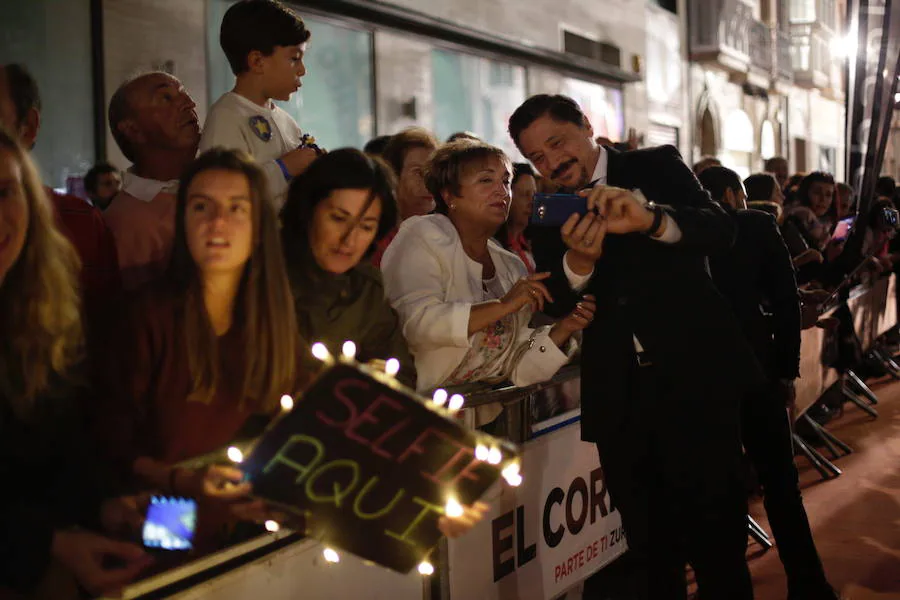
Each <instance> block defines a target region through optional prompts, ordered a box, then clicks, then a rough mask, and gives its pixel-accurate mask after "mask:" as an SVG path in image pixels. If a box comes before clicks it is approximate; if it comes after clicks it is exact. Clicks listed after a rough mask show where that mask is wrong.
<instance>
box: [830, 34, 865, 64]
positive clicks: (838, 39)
mask: <svg viewBox="0 0 900 600" xmlns="http://www.w3.org/2000/svg"><path fill="white" fill-rule="evenodd" d="M857 47H858V42H857V39H856V36H855V35H852V34H850V33H848V34H847V35H836V36H834V37H833V38H832V39H831V55H832V56H834V57H835V58H846V59H849V60H850V61H851V62H852V61H854V60H856V50H857Z"/></svg>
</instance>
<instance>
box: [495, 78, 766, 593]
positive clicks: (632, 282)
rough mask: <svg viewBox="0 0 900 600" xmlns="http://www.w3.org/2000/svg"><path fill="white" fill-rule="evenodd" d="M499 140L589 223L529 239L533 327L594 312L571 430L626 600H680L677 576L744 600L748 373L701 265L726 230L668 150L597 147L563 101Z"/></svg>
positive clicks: (752, 378)
mask: <svg viewBox="0 0 900 600" xmlns="http://www.w3.org/2000/svg"><path fill="white" fill-rule="evenodd" d="M509 132H510V135H511V137H512V139H513V141H514V142H515V143H516V145H517V146H518V148H519V149H520V150H521V151H522V153H523V155H524V156H525V157H526V158H527V159H529V160H530V161H531V162H532V163H533V164H534V166H535V167H537V169H538V170H539V171H540V172H541V174H542V175H543V176H544V177H546V178H548V179H550V180H552V181H553V182H554V183H556V184H557V185H559V186H561V187H563V188H564V189H568V190H570V191H575V190H582V191H581V192H580V193H581V194H582V195H583V196H585V198H586V201H587V203H588V206H589V208H593V207H596V208H597V211H598V212H597V213H594V212H589V213H588V214H587V215H585V216H584V217H579V215H577V214H575V215H572V216H571V217H570V218H569V220H568V221H567V222H566V223H565V225H563V226H562V228H561V229H557V228H549V227H547V228H541V227H536V228H534V229H535V230H536V231H535V232H534V233H533V238H532V240H533V251H534V256H535V260H536V262H537V266H538V270H539V271H550V272H551V273H552V275H551V277H550V278H548V279H547V280H545V282H544V283H546V284H547V287H548V288H549V290H550V293H551V295H552V297H553V298H554V300H555V302H553V304H552V305H548V306H545V310H546V311H547V312H550V313H552V314H553V315H554V316H555V315H562V314H565V313H566V311H567V310H571V307H572V306H573V305H574V304H575V303H576V302H577V301H578V300H579V298H580V295H581V294H582V293H590V294H593V295H595V296H596V298H597V312H596V317H595V320H594V322H593V324H592V325H591V326H590V327H589V328H588V329H586V330H585V332H584V348H583V353H582V371H581V386H582V387H581V389H582V403H581V411H582V416H581V418H582V426H581V431H582V438H583V439H584V440H585V441H590V442H594V443H596V444H597V448H598V450H599V454H600V460H601V463H602V465H603V469H604V475H605V478H606V483H607V487H608V489H609V491H610V495H611V498H612V500H613V503H614V504H615V506H616V507H617V508H618V510H619V511H620V514H621V516H622V521H623V524H624V526H625V532H626V536H627V539H628V545H629V548H630V549H631V554H632V557H633V560H634V562H635V563H636V564H637V565H638V567H639V568H638V569H637V571H636V573H638V575H640V573H641V571H643V576H637V577H634V578H633V580H632V591H631V593H630V596H629V597H636V598H642V599H644V598H646V599H652V600H669V599H676V600H677V599H683V598H685V597H686V589H685V587H686V586H685V563H686V562H687V561H690V563H691V564H692V565H693V567H694V570H695V573H696V576H697V582H698V585H699V589H700V593H701V594H702V596H703V598H704V600H745V599H749V598H752V597H753V591H752V586H751V583H750V574H749V570H748V568H747V563H746V559H745V557H744V554H745V552H746V546H747V531H746V522H745V519H746V509H747V506H746V495H745V494H744V492H743V489H742V484H741V481H740V476H739V471H740V461H741V442H740V422H739V411H740V402H739V398H740V397H741V396H742V395H743V394H744V392H745V389H746V387H747V385H748V384H750V385H756V384H757V382H759V381H760V380H761V378H762V374H761V372H760V368H759V366H758V365H757V363H756V361H755V359H754V357H753V354H752V350H751V349H750V348H749V346H748V344H747V342H746V340H745V339H744V336H743V335H742V333H741V331H740V328H739V326H738V324H737V322H736V320H735V318H734V315H733V314H732V312H731V309H730V308H729V307H728V305H727V303H726V302H725V300H724V299H723V298H722V296H721V295H720V294H719V292H718V291H717V290H716V288H715V286H714V285H713V283H712V281H711V280H710V277H709V274H708V271H707V263H706V256H707V255H709V254H713V253H717V252H724V251H726V250H728V248H729V247H730V246H731V244H732V241H733V239H734V224H733V222H732V220H731V219H730V218H729V217H728V215H727V214H726V213H725V211H724V210H722V208H721V207H720V206H719V205H717V204H715V203H714V202H712V201H711V200H710V198H709V194H707V193H706V192H705V191H704V190H703V188H701V187H700V184H699V183H698V182H697V179H696V178H695V177H694V175H693V174H692V173H691V170H690V168H688V167H687V165H685V164H684V162H683V161H682V160H681V157H680V156H679V154H678V151H677V150H675V149H674V148H672V147H662V148H654V149H649V150H637V151H634V152H625V153H619V152H617V151H615V150H613V149H609V148H602V147H598V146H597V144H596V142H595V140H594V138H595V136H594V132H593V129H592V127H591V125H590V123H589V122H588V120H587V118H586V117H585V116H584V114H583V113H582V112H581V109H580V108H579V107H578V105H577V104H576V103H575V102H574V101H572V100H571V99H570V98H567V97H565V96H548V95H539V96H533V97H532V98H529V99H528V100H526V101H525V103H524V104H523V105H522V106H520V107H519V108H518V109H517V110H516V112H515V113H514V114H513V115H512V117H511V118H510V121H509ZM592 185H593V186H594V187H593V189H592V190H584V188H586V187H590V186H592ZM648 200H649V201H650V202H649V203H648V202H647V201H648Z"/></svg>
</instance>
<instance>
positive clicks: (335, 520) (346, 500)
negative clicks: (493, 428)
mask: <svg viewBox="0 0 900 600" xmlns="http://www.w3.org/2000/svg"><path fill="white" fill-rule="evenodd" d="M478 443H480V444H484V445H488V446H492V447H495V448H498V449H500V450H501V452H502V455H503V459H502V461H501V463H500V464H497V465H494V464H489V463H488V462H485V461H482V460H478V459H477V458H476V457H475V447H476V444H478ZM516 452H517V450H516V448H515V447H514V446H512V445H511V444H509V443H508V442H503V441H500V440H496V439H494V438H490V437H489V436H487V435H486V434H482V433H480V432H475V431H472V430H469V429H467V428H465V427H463V426H462V425H461V424H460V423H458V422H456V421H454V420H452V419H450V418H447V416H446V414H442V411H439V410H435V409H433V408H432V407H430V406H428V405H427V404H426V403H425V402H423V400H422V399H419V398H417V397H416V396H415V395H414V394H413V393H412V392H411V391H410V390H408V389H405V388H402V387H401V386H399V385H398V384H396V383H394V382H390V381H380V380H379V379H376V378H375V377H373V376H371V375H370V374H368V373H365V372H363V371H362V370H361V369H360V368H358V367H357V366H356V365H351V364H345V363H340V364H336V365H334V366H332V367H331V368H329V369H327V370H326V371H324V372H323V373H322V374H321V375H320V376H319V377H318V378H317V380H316V381H315V383H314V384H313V385H312V386H311V387H310V388H309V390H307V392H306V393H305V394H304V395H303V397H302V398H301V399H299V400H298V401H297V402H296V404H295V405H294V408H293V409H292V410H291V411H290V413H289V414H286V415H284V416H283V417H282V418H281V419H279V420H278V421H277V422H276V423H275V424H274V426H273V427H272V428H271V429H270V430H269V431H268V432H267V433H266V434H265V435H264V436H263V437H262V438H261V440H260V441H259V442H258V443H257V445H256V446H255V448H254V449H253V451H252V452H251V454H250V456H249V457H248V458H247V459H246V460H245V461H244V463H243V465H242V468H243V469H244V470H245V471H246V472H247V473H249V474H250V478H251V481H252V482H253V488H254V494H255V495H257V496H259V497H262V498H265V499H267V500H269V501H271V502H273V503H276V504H278V505H280V506H283V507H287V508H290V509H291V510H292V511H294V512H297V513H301V514H304V515H306V517H307V519H306V520H307V534H308V535H310V536H312V537H315V538H317V539H320V540H322V541H324V542H326V543H328V544H330V545H333V546H335V547H338V548H342V549H344V550H346V551H348V552H352V553H353V554H356V555H357V556H360V557H362V558H365V559H368V560H371V561H373V562H376V563H379V564H381V565H383V566H385V567H388V568H390V569H393V570H396V571H399V572H403V573H406V572H409V571H410V570H411V569H412V568H414V567H415V566H416V565H418V564H419V563H420V562H422V561H423V560H424V559H426V558H427V557H428V555H429V553H430V552H431V550H432V549H433V548H434V546H435V545H436V544H437V542H438V540H439V539H440V537H441V534H440V532H439V531H438V528H437V520H438V518H439V517H440V516H441V515H443V514H444V506H445V505H446V503H447V500H448V499H449V498H451V497H452V498H455V499H456V500H457V501H458V502H460V503H461V504H464V505H465V504H471V503H473V502H474V501H475V500H477V499H478V498H479V497H480V496H481V495H482V494H483V493H484V492H485V491H486V490H487V489H488V488H489V487H490V486H491V484H493V483H494V482H495V481H496V480H497V479H498V477H499V476H500V471H501V469H502V468H503V466H504V465H505V464H508V462H509V461H510V460H514V459H516Z"/></svg>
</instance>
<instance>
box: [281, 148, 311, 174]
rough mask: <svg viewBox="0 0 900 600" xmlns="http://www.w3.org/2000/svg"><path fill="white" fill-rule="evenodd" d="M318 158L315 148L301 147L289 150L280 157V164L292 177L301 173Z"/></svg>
mask: <svg viewBox="0 0 900 600" xmlns="http://www.w3.org/2000/svg"><path fill="white" fill-rule="evenodd" d="M318 157H319V152H318V151H317V150H316V149H315V148H308V147H302V148H297V149H295V150H291V151H290V152H288V153H287V154H285V155H283V156H282V157H281V162H283V163H284V166H285V167H286V168H287V170H288V173H290V174H291V175H292V176H293V177H296V176H297V175H299V174H301V173H303V172H304V171H305V170H306V169H308V168H309V165H311V164H312V163H313V161H314V160H316V159H317V158H318Z"/></svg>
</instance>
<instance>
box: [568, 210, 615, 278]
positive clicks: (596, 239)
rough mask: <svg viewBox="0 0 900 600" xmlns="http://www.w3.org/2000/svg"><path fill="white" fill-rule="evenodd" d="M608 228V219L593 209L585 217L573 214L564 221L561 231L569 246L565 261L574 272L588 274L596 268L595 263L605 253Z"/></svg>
mask: <svg viewBox="0 0 900 600" xmlns="http://www.w3.org/2000/svg"><path fill="white" fill-rule="evenodd" d="M606 230H607V222H606V219H605V218H604V217H602V216H600V215H598V214H596V213H594V212H593V211H588V213H587V214H586V215H584V216H583V217H580V216H578V215H577V214H574V215H571V216H570V217H569V218H568V220H566V222H565V223H563V226H562V229H561V230H560V233H561V234H562V239H563V242H565V244H566V246H568V247H569V251H568V252H567V253H566V258H565V261H566V263H567V264H568V265H569V268H570V269H571V270H572V271H573V272H574V273H576V274H578V275H588V274H590V273H591V271H593V270H594V263H595V262H597V261H598V260H600V256H602V254H603V240H604V239H605V238H606Z"/></svg>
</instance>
